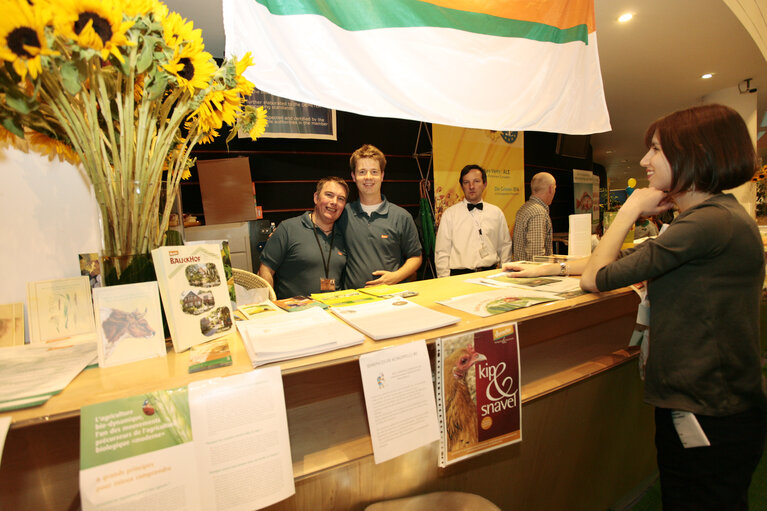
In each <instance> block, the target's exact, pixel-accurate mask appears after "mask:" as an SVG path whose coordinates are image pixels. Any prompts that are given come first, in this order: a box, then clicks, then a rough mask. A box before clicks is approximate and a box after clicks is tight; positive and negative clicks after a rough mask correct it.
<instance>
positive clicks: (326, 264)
mask: <svg viewBox="0 0 767 511" xmlns="http://www.w3.org/2000/svg"><path fill="white" fill-rule="evenodd" d="M309 218H311V219H312V225H313V226H314V229H312V232H313V233H314V239H315V240H317V246H318V247H319V249H320V255H321V256H322V266H323V268H324V269H325V278H328V273H330V257H331V256H332V255H333V238H334V237H335V235H336V229H335V225H334V226H333V231H332V234H331V235H330V246H329V247H328V260H327V262H326V261H325V253H324V252H323V251H322V243H320V237H319V236H318V235H317V229H319V227H318V226H317V224H315V223H314V216H313V215H309Z"/></svg>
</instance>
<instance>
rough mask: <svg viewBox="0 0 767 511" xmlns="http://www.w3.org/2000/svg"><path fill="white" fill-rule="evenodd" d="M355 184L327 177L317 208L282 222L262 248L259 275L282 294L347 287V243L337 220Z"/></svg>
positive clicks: (317, 194) (319, 191)
mask: <svg viewBox="0 0 767 511" xmlns="http://www.w3.org/2000/svg"><path fill="white" fill-rule="evenodd" d="M348 197H349V185H347V184H346V182H345V181H344V180H343V179H341V178H340V177H335V176H332V177H326V178H322V179H321V180H320V181H319V182H318V183H317V191H316V192H314V210H312V211H307V212H306V213H304V214H303V215H301V216H297V217H294V218H289V219H288V220H285V221H284V222H282V223H280V225H278V226H277V229H276V230H275V231H274V233H273V234H272V235H271V236H270V237H269V240H267V242H266V245H265V246H264V250H263V251H262V252H261V267H260V268H259V269H258V274H259V275H260V276H261V277H263V278H264V279H265V280H266V281H267V282H269V284H271V285H272V287H274V292H275V294H276V295H277V298H280V299H281V298H289V297H291V296H300V295H309V294H311V293H319V292H322V291H335V290H337V289H341V281H342V278H343V271H344V266H345V265H346V243H345V242H344V234H343V232H342V231H341V229H338V228H336V227H335V222H336V220H338V217H340V216H341V213H343V211H344V206H345V205H346V199H347V198H348Z"/></svg>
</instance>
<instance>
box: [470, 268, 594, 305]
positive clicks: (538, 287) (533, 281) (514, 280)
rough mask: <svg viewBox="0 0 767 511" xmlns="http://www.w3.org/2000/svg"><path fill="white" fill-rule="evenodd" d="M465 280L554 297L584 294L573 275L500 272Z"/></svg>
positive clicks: (578, 280)
mask: <svg viewBox="0 0 767 511" xmlns="http://www.w3.org/2000/svg"><path fill="white" fill-rule="evenodd" d="M466 282H471V283H473V284H480V285H483V286H488V287H495V288H502V287H510V286H511V287H518V288H522V289H529V290H534V291H537V292H542V293H551V294H552V297H553V298H555V299H561V298H572V297H574V296H580V295H582V294H585V293H586V291H584V290H583V289H581V281H580V279H579V278H574V277H559V276H546V277H514V276H513V275H512V274H511V273H507V272H500V273H496V274H493V275H488V276H487V277H480V278H475V279H467V280H466Z"/></svg>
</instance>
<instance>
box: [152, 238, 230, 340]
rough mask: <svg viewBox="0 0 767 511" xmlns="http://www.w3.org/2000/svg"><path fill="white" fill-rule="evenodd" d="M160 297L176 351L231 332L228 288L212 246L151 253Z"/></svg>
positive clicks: (220, 261)
mask: <svg viewBox="0 0 767 511" xmlns="http://www.w3.org/2000/svg"><path fill="white" fill-rule="evenodd" d="M152 260H153V261H154V267H155V271H156V273H157V283H158V285H159V286H160V296H161V297H162V303H163V306H164V308H165V317H166V319H167V320H168V328H169V329H170V336H171V339H172V340H173V349H174V350H175V351H176V352H180V351H184V350H187V349H189V348H190V347H191V346H194V345H195V344H201V343H203V342H206V341H210V340H213V339H217V338H219V337H221V336H223V335H226V334H227V333H229V332H231V331H232V328H233V320H232V310H231V301H230V299H229V288H228V287H227V284H226V274H225V273H224V264H223V261H222V259H221V251H220V247H219V246H218V245H215V244H203V245H190V246H172V247H160V248H156V249H154V250H152Z"/></svg>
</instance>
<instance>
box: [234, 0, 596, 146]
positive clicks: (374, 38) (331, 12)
mask: <svg viewBox="0 0 767 511" xmlns="http://www.w3.org/2000/svg"><path fill="white" fill-rule="evenodd" d="M223 2H224V3H223V5H224V28H225V32H226V55H227V56H240V55H244V54H245V53H246V52H251V53H252V54H253V59H254V61H255V62H256V65H255V66H253V67H251V68H249V69H248V70H246V71H245V76H246V77H247V78H248V79H249V80H251V81H252V82H253V83H255V84H256V87H258V88H259V89H261V90H264V91H266V92H269V93H272V94H275V95H277V96H282V97H286V98H290V99H294V100H297V101H302V102H305V103H310V104H314V105H319V106H323V107H326V108H334V109H338V110H345V111H349V112H355V113H359V114H364V115H369V116H376V117H395V118H402V119H413V120H420V121H427V122H432V123H439V124H447V125H451V126H461V127H468V128H482V129H493V130H500V131H507V130H513V131H517V130H537V131H548V132H557V133H567V134H589V133H599V132H604V131H608V130H609V129H610V121H609V116H608V113H607V105H606V103H605V98H604V91H603V89H602V75H601V71H600V68H599V56H598V53H597V38H596V30H595V24H594V2H593V0H538V1H536V2H530V1H529V0H422V1H419V0H386V1H376V0H223Z"/></svg>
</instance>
